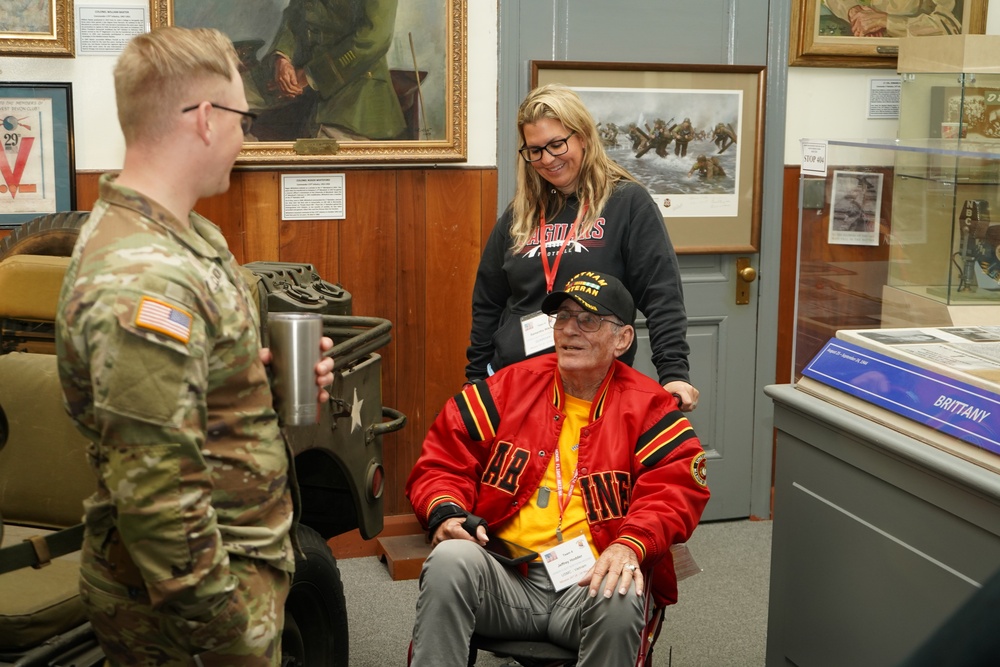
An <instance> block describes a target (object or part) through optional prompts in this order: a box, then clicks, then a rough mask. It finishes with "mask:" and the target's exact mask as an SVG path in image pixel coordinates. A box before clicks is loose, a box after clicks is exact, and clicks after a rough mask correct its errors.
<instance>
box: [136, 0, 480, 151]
mask: <svg viewBox="0 0 1000 667" xmlns="http://www.w3.org/2000/svg"><path fill="white" fill-rule="evenodd" d="M306 4H307V3H306V2H305V0H240V10H239V11H233V2H232V0H150V7H151V16H152V23H153V26H154V27H159V26H164V25H177V26H182V27H187V28H198V27H207V28H217V29H219V30H221V31H222V32H224V33H226V34H227V35H228V36H229V37H230V39H232V40H233V43H234V44H235V45H236V50H237V53H238V55H239V57H240V69H241V76H242V77H243V83H244V89H245V90H246V93H247V101H248V102H249V103H250V109H251V110H252V111H254V112H255V113H257V114H258V118H257V120H256V121H255V122H254V127H253V130H252V133H251V135H250V136H248V138H247V140H246V141H245V142H244V144H243V150H242V151H241V152H240V155H239V157H238V158H237V164H266V163H297V162H304V163H316V162H322V163H343V162H369V163H370V162H388V161H392V162H400V161H406V162H439V161H462V160H465V159H466V155H467V152H466V151H467V148H466V145H467V139H466V92H465V91H466V20H467V18H466V3H465V2H462V0H378V1H377V2H376V1H375V0H363V1H355V2H345V1H343V0H328V1H327V2H321V3H319V2H318V3H312V4H309V5H308V6H309V11H308V12H307V11H306Z"/></svg>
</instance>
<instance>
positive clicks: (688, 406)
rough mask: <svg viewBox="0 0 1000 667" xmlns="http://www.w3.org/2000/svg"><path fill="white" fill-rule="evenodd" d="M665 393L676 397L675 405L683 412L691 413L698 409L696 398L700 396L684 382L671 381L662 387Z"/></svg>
mask: <svg viewBox="0 0 1000 667" xmlns="http://www.w3.org/2000/svg"><path fill="white" fill-rule="evenodd" d="M663 388H664V389H666V390H667V393H670V394H674V395H675V396H676V397H677V405H678V407H680V409H681V410H682V411H684V412H691V411H692V410H694V409H695V408H696V407H698V396H699V395H700V394H701V392H699V391H698V390H697V389H695V388H694V387H693V386H692V385H691V384H689V383H687V382H684V380H673V381H671V382H668V383H666V384H665V385H663Z"/></svg>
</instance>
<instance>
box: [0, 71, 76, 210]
mask: <svg viewBox="0 0 1000 667" xmlns="http://www.w3.org/2000/svg"><path fill="white" fill-rule="evenodd" d="M0 122H2V124H3V127H2V135H0V136H2V137H3V151H2V152H0V228H10V227H16V226H18V225H20V224H22V223H24V222H27V221H28V220H31V219H32V218H36V217H38V216H40V215H45V214H47V213H57V212H59V211H72V210H75V209H76V164H75V161H74V151H73V94H72V86H71V84H69V83H21V82H18V83H0Z"/></svg>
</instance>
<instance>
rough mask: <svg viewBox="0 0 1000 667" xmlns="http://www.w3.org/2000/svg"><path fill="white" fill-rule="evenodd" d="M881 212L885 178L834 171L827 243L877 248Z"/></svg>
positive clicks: (864, 173)
mask: <svg viewBox="0 0 1000 667" xmlns="http://www.w3.org/2000/svg"><path fill="white" fill-rule="evenodd" d="M881 210H882V174H879V173H873V172H867V171H846V170H841V169H837V170H834V172H833V191H832V192H831V193H830V229H829V230H828V232H827V243H829V244H830V245H869V246H877V245H878V244H879V230H880V224H879V222H880V221H879V213H880V211H881Z"/></svg>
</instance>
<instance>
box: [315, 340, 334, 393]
mask: <svg viewBox="0 0 1000 667" xmlns="http://www.w3.org/2000/svg"><path fill="white" fill-rule="evenodd" d="M332 348H333V340H332V339H331V338H330V337H328V336H323V337H322V338H320V339H319V349H320V351H321V352H326V351H327V350H330V349H332ZM332 384H333V357H323V358H322V359H321V360H320V362H319V363H318V364H316V386H318V387H319V402H320V404H323V403H326V402H327V401H329V400H330V392H328V391H327V390H326V388H327V387H329V386H330V385H332Z"/></svg>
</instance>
